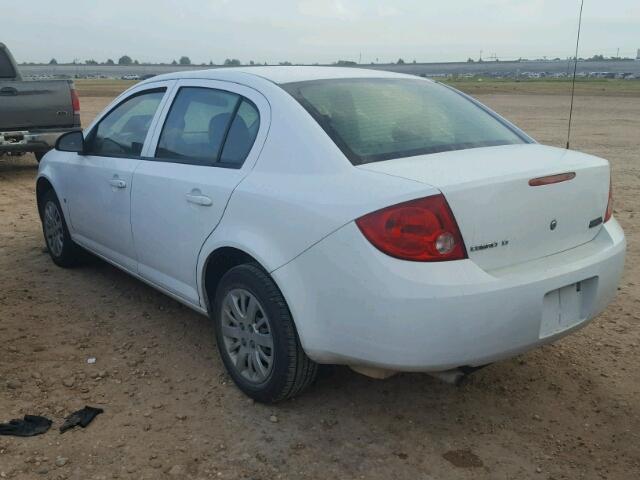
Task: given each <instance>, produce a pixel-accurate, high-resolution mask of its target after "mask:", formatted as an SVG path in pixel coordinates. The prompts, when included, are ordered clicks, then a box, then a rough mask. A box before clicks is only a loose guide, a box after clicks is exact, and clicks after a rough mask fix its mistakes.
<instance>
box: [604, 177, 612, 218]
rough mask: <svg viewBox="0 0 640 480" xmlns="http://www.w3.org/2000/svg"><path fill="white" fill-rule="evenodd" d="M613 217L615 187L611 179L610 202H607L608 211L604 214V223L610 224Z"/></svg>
mask: <svg viewBox="0 0 640 480" xmlns="http://www.w3.org/2000/svg"><path fill="white" fill-rule="evenodd" d="M612 215H613V186H612V184H611V179H609V201H608V202H607V211H606V212H605V214H604V221H605V222H608V221H609V220H610V219H611V216H612Z"/></svg>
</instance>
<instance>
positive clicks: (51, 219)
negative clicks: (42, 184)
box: [42, 190, 81, 268]
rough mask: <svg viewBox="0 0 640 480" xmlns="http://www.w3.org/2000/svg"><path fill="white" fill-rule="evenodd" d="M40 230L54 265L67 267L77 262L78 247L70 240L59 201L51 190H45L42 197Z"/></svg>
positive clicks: (78, 256) (79, 252)
mask: <svg viewBox="0 0 640 480" xmlns="http://www.w3.org/2000/svg"><path fill="white" fill-rule="evenodd" d="M42 232H43V233H44V239H45V242H46V243H47V249H48V250H49V255H51V259H52V260H53V261H54V263H55V264H56V265H58V266H60V267H65V268H67V267H72V266H74V265H77V264H78V262H79V259H80V255H81V250H80V247H78V245H77V244H76V243H75V242H74V241H73V240H71V235H69V229H68V228H67V223H66V222H65V219H64V215H63V214H62V208H60V202H59V201H58V197H57V196H56V194H55V193H54V191H53V190H49V191H47V192H46V193H45V194H44V196H43V198H42Z"/></svg>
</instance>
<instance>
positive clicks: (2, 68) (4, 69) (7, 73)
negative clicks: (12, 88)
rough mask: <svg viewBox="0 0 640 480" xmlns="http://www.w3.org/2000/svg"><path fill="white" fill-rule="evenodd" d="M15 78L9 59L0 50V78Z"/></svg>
mask: <svg viewBox="0 0 640 480" xmlns="http://www.w3.org/2000/svg"><path fill="white" fill-rule="evenodd" d="M15 76H16V72H15V71H14V70H13V65H11V62H10V61H9V57H8V56H7V54H6V53H4V51H3V50H2V49H0V78H14V77H15Z"/></svg>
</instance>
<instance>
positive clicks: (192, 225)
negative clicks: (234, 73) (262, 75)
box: [131, 80, 270, 305]
mask: <svg viewBox="0 0 640 480" xmlns="http://www.w3.org/2000/svg"><path fill="white" fill-rule="evenodd" d="M169 103H170V104H169ZM164 110H165V112H164V113H163V115H162V118H161V119H160V121H159V122H158V125H157V126H156V127H155V132H154V134H153V139H152V141H151V142H150V146H149V149H148V150H147V151H146V152H145V158H146V160H144V161H143V162H142V163H141V164H140V165H139V167H138V168H137V169H136V171H135V173H134V176H133V191H132V204H131V222H132V228H133V239H134V243H135V246H136V253H137V258H138V273H139V274H140V275H141V276H142V277H143V278H145V279H147V280H149V281H151V282H152V283H155V284H157V285H159V286H161V287H163V288H165V289H166V290H169V291H170V292H171V293H173V294H175V295H178V296H179V297H181V298H183V299H184V300H186V301H188V302H190V303H192V304H194V305H199V304H200V299H199V296H198V286H197V279H196V266H197V261H198V254H199V252H200V248H201V247H202V245H203V244H204V242H205V240H206V239H207V237H208V236H209V235H210V234H211V232H212V231H213V230H214V229H215V227H216V226H217V224H218V223H219V221H220V219H221V218H222V215H223V213H224V210H225V207H226V205H227V202H228V200H229V198H230V196H231V193H232V192H233V190H234V188H235V187H236V186H237V185H238V183H240V181H241V180H242V179H243V178H244V176H245V175H247V173H248V171H249V170H250V168H251V167H252V166H253V164H254V163H255V161H256V159H257V156H258V152H259V150H260V146H261V145H262V144H263V143H264V139H265V137H266V132H267V129H268V121H269V118H270V114H269V105H268V103H267V101H266V99H265V98H264V97H263V96H262V95H261V94H259V93H258V92H256V91H255V90H253V89H251V88H248V87H244V86H241V85H238V84H232V83H226V82H219V81H212V80H207V81H198V80H180V81H179V82H178V83H177V84H176V86H175V89H174V96H173V99H172V101H171V102H167V105H166V106H165V109H164Z"/></svg>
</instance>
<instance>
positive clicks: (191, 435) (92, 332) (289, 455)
mask: <svg viewBox="0 0 640 480" xmlns="http://www.w3.org/2000/svg"><path fill="white" fill-rule="evenodd" d="M479 98H480V99H481V100H482V101H484V102H486V103H488V104H489V105H490V106H492V107H493V108H495V109H497V110H498V111H500V112H501V113H504V114H506V115H507V116H508V117H509V118H510V119H512V120H513V121H515V122H516V123H517V124H519V125H520V126H522V127H523V128H525V129H526V130H527V131H528V132H529V133H531V134H532V135H533V136H534V137H535V138H537V139H538V140H540V141H541V142H543V143H548V144H553V145H559V146H560V145H563V143H564V142H565V139H564V132H565V119H566V117H567V108H566V106H567V103H568V100H567V99H566V98H565V97H560V96H555V95H513V94H491V95H481V96H480V97H479ZM107 100H108V98H105V97H101V98H98V97H96V98H87V97H84V98H83V109H84V116H85V118H84V121H85V124H86V123H87V121H88V120H90V119H91V118H92V116H93V115H95V114H96V113H97V112H98V111H99V110H100V109H101V108H102V107H103V106H104V105H105V104H106V102H107ZM639 112H640V98H637V97H627V98H623V97H616V96H598V97H579V98H578V99H577V105H576V112H575V114H576V120H577V121H576V127H575V130H574V143H573V147H574V148H576V149H578V150H583V151H586V152H589V153H594V154H597V155H601V156H604V157H605V158H608V159H609V160H611V162H612V165H613V171H614V174H613V180H614V188H615V197H616V217H617V218H618V220H619V221H620V222H621V223H622V225H623V227H624V228H625V230H626V233H627V236H628V241H629V251H628V257H627V267H626V271H625V275H624V278H623V281H622V283H621V285H620V290H619V294H618V297H617V299H616V300H615V301H614V302H613V304H611V306H610V307H609V308H608V309H607V310H606V312H604V313H603V314H602V315H600V317H599V318H597V319H596V320H595V321H594V322H593V323H591V324H590V325H589V326H588V327H587V328H585V329H583V330H581V331H580V332H578V333H576V334H574V335H572V336H570V337H567V338H565V339H563V340H562V341H560V342H558V343H556V344H554V345H549V346H546V347H543V348H540V349H537V350H535V351H533V352H530V353H528V354H526V355H522V356H520V357H518V358H515V359H512V360H508V361H503V362H500V363H497V364H494V365H491V366H489V367H487V368H486V369H484V370H482V371H479V372H477V373H476V374H474V375H473V376H471V377H470V378H469V381H468V382H467V383H466V384H464V385H463V386H461V387H453V386H449V385H445V384H442V383H440V382H439V381H437V380H435V379H433V378H431V377H429V376H427V375H419V374H406V375H399V376H396V377H393V378H391V379H388V380H385V381H376V380H370V379H368V378H365V377H362V376H359V375H357V374H356V373H353V372H351V371H350V370H348V369H346V368H336V369H333V370H331V371H328V372H327V373H326V374H325V375H323V377H322V378H320V379H319V381H318V382H317V384H316V385H315V386H313V387H312V388H311V389H310V390H309V391H308V392H306V394H304V395H303V396H301V397H299V398H298V399H295V400H293V401H289V402H287V403H284V404H281V405H278V406H263V405H260V404H254V403H253V402H251V401H249V400H248V399H247V398H246V397H244V396H243V395H242V394H241V393H239V391H238V390H237V389H236V388H235V387H234V386H233V384H232V383H231V381H230V379H229V378H228V376H227V375H226V374H225V373H224V370H223V367H222V365H221V362H220V360H219V358H218V356H217V353H216V350H215V345H214V339H213V331H212V328H211V326H210V324H209V321H208V320H207V319H206V318H204V317H201V316H199V315H197V314H195V313H193V312H191V311H190V310H188V309H186V308H184V307H182V306H181V305H179V304H177V303H176V302H174V301H172V300H171V299H169V298H167V297H165V296H163V295H162V294H160V293H157V292H156V291H154V290H152V289H151V288H150V287H148V286H146V285H144V284H142V283H140V282H138V281H136V280H134V279H133V278H130V277H128V276H127V275H125V274H124V273H121V272H120V271H118V270H116V269H115V268H113V267H111V266H109V265H107V264H105V263H104V262H102V261H99V260H97V259H90V260H89V261H88V263H87V264H86V265H84V266H82V267H80V268H77V269H73V270H62V269H59V268H57V267H55V266H54V265H53V263H52V262H51V261H50V260H49V258H48V255H47V253H46V252H45V248H44V241H43V239H42V234H41V231H40V223H39V220H38V216H37V213H36V207H35V195H34V176H35V174H36V163H35V160H33V158H31V157H23V158H21V159H5V158H3V159H2V160H0V338H2V340H3V348H2V349H1V350H0V421H8V420H9V419H11V418H17V417H21V416H22V415H24V414H42V415H46V416H48V417H49V418H51V419H53V420H54V428H53V429H52V430H51V431H49V432H48V433H47V434H45V435H41V436H38V437H33V438H26V439H20V438H13V437H0V478H2V479H3V478H12V479H33V478H43V479H79V480H86V479H96V480H97V479H112V478H121V479H129V478H130V479H165V478H181V479H182V478H185V479H187V478H193V479H206V478H222V479H244V478H247V479H272V478H300V479H305V478H314V479H315V478H318V479H320V478H322V479H325V478H341V479H351V478H354V479H355V478H366V479H385V480H386V479H389V478H401V479H412V480H413V479H457V478H460V479H527V478H540V479H580V478H585V479H592V478H593V479H599V478H610V479H634V478H640V369H639V368H638V364H639V358H640V325H639V320H640V313H639V312H640V295H639V294H640V286H639V275H640V264H639V260H638V252H639V248H640V245H639V241H640V232H639V228H640V225H639V223H638V220H637V219H636V218H635V216H636V213H637V212H636V210H638V206H639V205H638V202H639V201H640V200H639V198H640V194H639V193H640V192H639V191H638V190H639V186H640V166H639V165H638V150H639V143H640V142H639V136H640V115H639ZM90 357H95V358H96V362H95V364H88V363H87V359H88V358H90ZM84 405H92V406H100V407H102V408H104V409H105V413H104V414H103V415H100V416H99V417H97V419H96V420H95V421H94V423H93V424H91V425H90V426H89V427H88V428H86V429H75V430H72V431H70V432H67V433H65V434H64V435H60V434H59V433H58V431H57V427H59V426H60V424H61V422H62V420H63V418H64V417H65V416H66V415H67V414H69V413H70V412H72V411H74V410H76V409H79V408H81V407H83V406H84Z"/></svg>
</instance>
